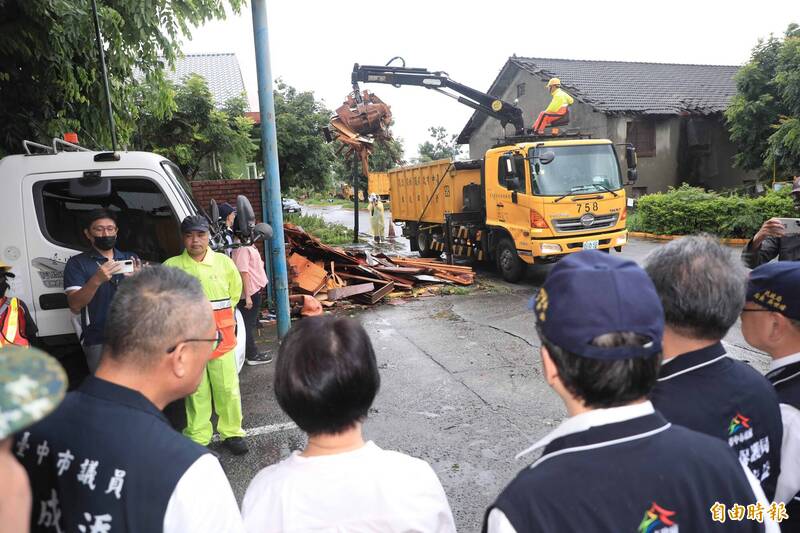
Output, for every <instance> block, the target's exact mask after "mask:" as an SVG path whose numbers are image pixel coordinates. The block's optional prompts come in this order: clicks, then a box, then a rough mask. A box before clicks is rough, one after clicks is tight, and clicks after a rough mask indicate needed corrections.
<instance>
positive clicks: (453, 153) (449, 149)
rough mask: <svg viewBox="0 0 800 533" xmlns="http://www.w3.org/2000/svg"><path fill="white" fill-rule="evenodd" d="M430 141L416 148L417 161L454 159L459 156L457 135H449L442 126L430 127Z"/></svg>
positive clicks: (459, 149) (459, 147)
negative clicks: (417, 153)
mask: <svg viewBox="0 0 800 533" xmlns="http://www.w3.org/2000/svg"><path fill="white" fill-rule="evenodd" d="M428 132H429V133H430V134H431V140H430V141H425V142H424V143H422V144H420V145H419V146H418V147H417V151H418V152H419V161H420V162H421V163H422V162H425V161H436V160H437V159H455V158H456V157H458V156H459V155H461V146H460V145H458V144H456V138H457V137H458V135H450V134H448V133H447V130H446V129H445V128H444V127H443V126H439V127H430V128H428Z"/></svg>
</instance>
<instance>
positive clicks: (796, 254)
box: [742, 176, 800, 268]
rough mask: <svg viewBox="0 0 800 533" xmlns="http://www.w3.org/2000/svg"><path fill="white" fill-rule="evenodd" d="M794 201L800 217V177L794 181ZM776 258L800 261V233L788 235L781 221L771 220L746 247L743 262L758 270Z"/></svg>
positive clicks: (765, 223)
mask: <svg viewBox="0 0 800 533" xmlns="http://www.w3.org/2000/svg"><path fill="white" fill-rule="evenodd" d="M792 199H793V200H794V208H795V211H796V212H797V213H798V216H800V176H795V178H794V180H793V181H792ZM776 257H777V258H778V261H798V260H800V233H791V234H790V233H787V231H786V226H785V225H784V224H783V223H782V222H781V221H780V220H779V219H777V218H771V219H769V220H767V221H766V222H764V224H763V225H762V226H761V229H759V230H758V232H757V233H756V234H755V235H754V236H753V238H752V239H750V242H748V243H747V246H745V247H744V250H742V260H744V263H745V265H747V267H748V268H756V267H757V266H759V265H763V264H764V263H769V262H770V261H772V260H773V259H775V258H776Z"/></svg>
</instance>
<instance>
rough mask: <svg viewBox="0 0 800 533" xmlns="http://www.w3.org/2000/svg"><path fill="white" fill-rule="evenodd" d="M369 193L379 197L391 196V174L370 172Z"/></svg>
mask: <svg viewBox="0 0 800 533" xmlns="http://www.w3.org/2000/svg"><path fill="white" fill-rule="evenodd" d="M367 191H368V192H369V193H370V194H377V195H378V196H389V173H388V172H370V173H369V184H368V185H367Z"/></svg>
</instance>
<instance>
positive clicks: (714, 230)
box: [628, 183, 796, 239]
mask: <svg viewBox="0 0 800 533" xmlns="http://www.w3.org/2000/svg"><path fill="white" fill-rule="evenodd" d="M795 214H796V213H795V211H794V208H793V205H792V198H791V195H790V191H789V189H788V188H784V189H783V190H781V191H772V190H770V191H768V192H767V193H766V194H764V195H763V196H759V197H756V198H751V197H748V196H740V195H737V194H730V195H722V194H718V193H716V192H713V191H706V190H704V189H701V188H699V187H690V186H689V185H687V184H685V183H684V184H683V185H681V186H680V187H678V188H673V187H670V189H669V190H668V191H667V192H665V193H655V194H649V195H647V196H643V197H642V198H640V199H639V200H638V202H637V209H636V211H635V213H632V214H631V216H630V217H629V219H628V229H630V230H632V231H643V232H646V233H655V234H659V235H693V234H696V233H701V232H707V233H711V234H714V235H717V236H719V237H727V238H745V239H749V238H750V237H752V236H753V235H754V234H755V233H756V232H757V231H758V229H759V228H760V227H761V224H763V223H764V221H765V220H767V219H768V218H772V217H792V216H794V215H795Z"/></svg>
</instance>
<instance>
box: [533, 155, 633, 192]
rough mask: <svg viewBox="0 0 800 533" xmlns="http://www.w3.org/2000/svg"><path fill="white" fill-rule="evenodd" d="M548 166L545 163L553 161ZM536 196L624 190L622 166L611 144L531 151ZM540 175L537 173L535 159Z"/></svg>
mask: <svg viewBox="0 0 800 533" xmlns="http://www.w3.org/2000/svg"><path fill="white" fill-rule="evenodd" d="M551 154H552V160H551V161H550V162H549V163H545V161H547V160H548V159H550V155H551ZM528 156H529V158H530V164H531V176H532V178H533V179H532V182H533V183H532V185H533V194H536V195H541V196H561V195H565V194H570V193H573V192H575V193H585V192H600V191H606V190H610V191H615V190H617V189H620V188H622V179H621V178H620V171H619V163H618V162H617V155H616V153H615V152H614V147H613V146H612V145H610V144H593V145H592V144H589V145H579V146H552V147H544V146H542V147H538V148H531V149H530V151H529V152H528ZM535 157H538V158H540V159H539V165H538V166H539V172H538V173H537V172H536V159H535Z"/></svg>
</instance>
